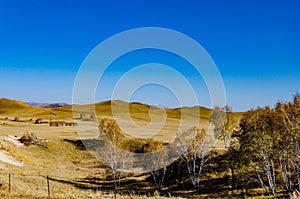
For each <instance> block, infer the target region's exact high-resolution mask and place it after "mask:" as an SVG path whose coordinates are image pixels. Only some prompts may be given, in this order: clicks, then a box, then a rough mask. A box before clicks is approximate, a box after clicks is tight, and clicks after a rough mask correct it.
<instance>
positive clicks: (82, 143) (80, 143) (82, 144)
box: [64, 139, 104, 151]
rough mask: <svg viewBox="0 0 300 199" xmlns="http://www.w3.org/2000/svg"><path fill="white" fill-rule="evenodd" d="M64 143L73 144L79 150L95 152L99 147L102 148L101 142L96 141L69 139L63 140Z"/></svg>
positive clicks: (102, 142) (102, 143)
mask: <svg viewBox="0 0 300 199" xmlns="http://www.w3.org/2000/svg"><path fill="white" fill-rule="evenodd" d="M64 141H65V142H68V143H71V144H73V145H74V146H75V147H76V148H77V149H79V150H87V149H88V150H93V151H95V150H97V149H99V148H100V147H103V146H104V141H103V140H96V139H85V140H80V139H79V140H71V139H64Z"/></svg>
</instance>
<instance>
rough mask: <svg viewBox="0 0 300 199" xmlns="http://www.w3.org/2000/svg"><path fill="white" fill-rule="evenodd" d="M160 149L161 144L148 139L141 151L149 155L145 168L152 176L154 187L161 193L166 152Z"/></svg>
mask: <svg viewBox="0 0 300 199" xmlns="http://www.w3.org/2000/svg"><path fill="white" fill-rule="evenodd" d="M162 148H163V144H162V143H159V142H155V141H154V140H152V139H150V140H149V141H148V143H147V144H146V146H144V150H143V151H144V152H146V153H148V155H149V156H148V157H149V162H148V163H147V164H146V166H147V169H148V170H149V171H150V173H151V175H152V178H153V182H154V185H155V187H156V189H157V190H158V191H161V189H162V187H163V182H164V180H165V176H166V170H167V165H168V153H167V150H164V149H162Z"/></svg>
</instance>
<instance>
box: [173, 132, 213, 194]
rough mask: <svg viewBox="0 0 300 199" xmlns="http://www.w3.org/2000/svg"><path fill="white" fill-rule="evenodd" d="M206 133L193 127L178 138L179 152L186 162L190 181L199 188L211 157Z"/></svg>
mask: <svg viewBox="0 0 300 199" xmlns="http://www.w3.org/2000/svg"><path fill="white" fill-rule="evenodd" d="M205 136H206V131H205V130H204V129H202V130H199V129H197V128H196V127H193V128H191V129H189V130H187V131H184V132H182V133H181V134H180V135H178V136H177V138H176V140H175V142H177V152H178V153H179V154H182V155H181V158H182V160H183V161H184V162H185V164H186V167H187V170H188V173H189V176H190V180H191V182H192V184H193V186H194V187H195V188H199V185H200V181H201V177H202V174H203V169H204V165H205V163H206V162H207V160H208V157H209V150H208V148H206V146H205V144H204V140H205Z"/></svg>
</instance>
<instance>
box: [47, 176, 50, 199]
mask: <svg viewBox="0 0 300 199" xmlns="http://www.w3.org/2000/svg"><path fill="white" fill-rule="evenodd" d="M47 187H48V197H49V198H50V184H49V177H48V176H47Z"/></svg>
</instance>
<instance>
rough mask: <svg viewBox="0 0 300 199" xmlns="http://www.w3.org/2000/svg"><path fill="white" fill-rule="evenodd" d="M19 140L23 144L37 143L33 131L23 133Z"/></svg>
mask: <svg viewBox="0 0 300 199" xmlns="http://www.w3.org/2000/svg"><path fill="white" fill-rule="evenodd" d="M20 142H21V143H23V144H24V145H25V146H30V145H36V144H37V143H38V138H37V136H36V135H34V134H33V133H31V134H29V133H25V134H23V136H22V137H21V138H20Z"/></svg>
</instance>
